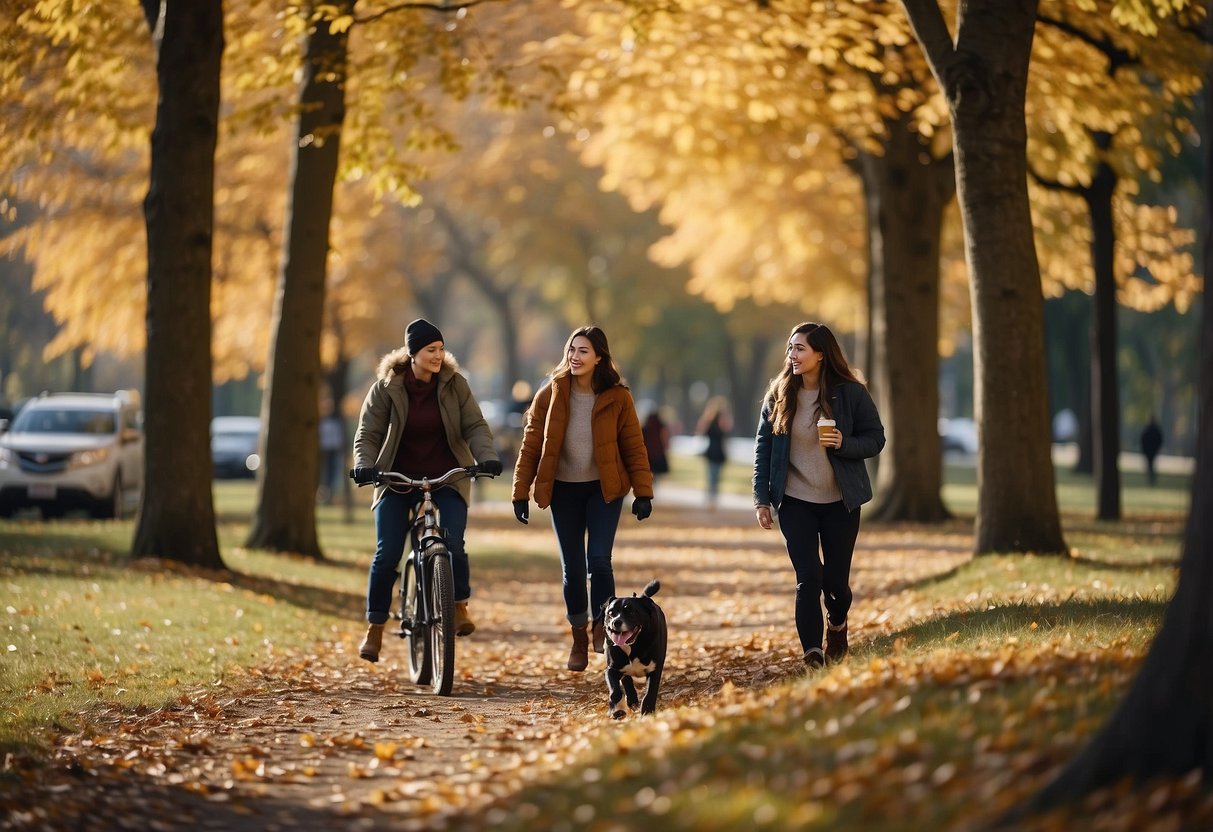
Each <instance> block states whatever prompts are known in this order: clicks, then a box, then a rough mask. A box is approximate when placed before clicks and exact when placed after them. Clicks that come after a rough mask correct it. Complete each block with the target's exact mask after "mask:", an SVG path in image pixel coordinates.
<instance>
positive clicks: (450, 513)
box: [366, 488, 472, 624]
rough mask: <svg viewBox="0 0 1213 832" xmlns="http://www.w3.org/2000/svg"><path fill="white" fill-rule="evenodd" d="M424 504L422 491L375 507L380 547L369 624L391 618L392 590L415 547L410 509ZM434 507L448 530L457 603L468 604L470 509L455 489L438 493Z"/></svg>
mask: <svg viewBox="0 0 1213 832" xmlns="http://www.w3.org/2000/svg"><path fill="white" fill-rule="evenodd" d="M420 502H421V491H420V490H418V489H413V490H412V491H409V492H408V493H407V494H398V493H396V492H395V491H388V492H387V493H386V494H385V495H384V496H383V499H382V500H380V501H379V505H377V506H375V534H376V536H377V537H378V539H379V543H378V545H377V546H376V547H375V559H374V560H372V561H371V574H370V578H369V580H368V582H367V589H366V620H367V622H368V623H370V624H384V623H386V622H387V620H388V619H389V618H390V617H391V611H392V587H393V586H395V584H396V575H397V573H398V571H399V569H400V559H401V558H402V557H404V549H405V547H406V546H409V545H410V544H411V541H410V540H409V509H411V508H412V507H413V506H415V505H418V504H420ZM434 504H435V505H436V506H437V507H438V517H439V522H440V523H441V524H442V527H443V528H444V529H446V545H447V550H448V551H449V552H450V553H451V572H452V573H454V578H455V600H456V601H466V600H468V598H470V597H471V595H472V587H471V570H470V568H469V566H468V556H467V551H466V550H465V549H464V546H463V534H464V532H465V531H467V527H468V505H467V503H465V502H464V501H463V497H461V496H459V492H458V491H456V490H455V489H453V488H439V489H438V490H437V491H435V492H434Z"/></svg>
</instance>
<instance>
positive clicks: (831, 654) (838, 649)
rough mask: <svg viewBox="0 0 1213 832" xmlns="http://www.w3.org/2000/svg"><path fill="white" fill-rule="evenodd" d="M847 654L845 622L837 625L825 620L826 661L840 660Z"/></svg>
mask: <svg viewBox="0 0 1213 832" xmlns="http://www.w3.org/2000/svg"><path fill="white" fill-rule="evenodd" d="M846 654H847V622H845V621H844V622H842V623H841V624H838V625H837V626H836V625H834V624H831V623H830V622H829V621H826V661H829V662H837V661H841V660H842V657H843V656H845V655H846Z"/></svg>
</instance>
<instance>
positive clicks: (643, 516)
mask: <svg viewBox="0 0 1213 832" xmlns="http://www.w3.org/2000/svg"><path fill="white" fill-rule="evenodd" d="M652 513H653V498H652V497H637V498H636V499H635V500H633V501H632V514H635V515H636V519H637V520H647V519H649V515H650V514H652Z"/></svg>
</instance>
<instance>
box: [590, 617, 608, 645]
mask: <svg viewBox="0 0 1213 832" xmlns="http://www.w3.org/2000/svg"><path fill="white" fill-rule="evenodd" d="M604 641H606V626H605V625H604V624H603V623H602V619H601V618H595V619H594V626H593V628H592V629H591V630H590V646H591V647H593V648H594V652H595V653H601V652H602V643H603V642H604Z"/></svg>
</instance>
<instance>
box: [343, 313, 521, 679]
mask: <svg viewBox="0 0 1213 832" xmlns="http://www.w3.org/2000/svg"><path fill="white" fill-rule="evenodd" d="M404 337H405V346H404V347H403V348H402V349H398V350H395V351H394V352H390V353H388V354H387V355H385V356H384V357H383V358H382V359H381V360H380V362H379V373H378V379H377V380H376V381H375V383H374V384H372V385H371V389H370V390H369V391H367V394H366V399H365V400H364V401H363V402H362V411H361V413H359V415H358V431H357V433H356V434H355V435H354V470H353V471H352V472H350V475H351V476H352V477H353V479H354V482H356V483H359V484H363V483H369V482H374V477H375V472H376V471H398V472H400V473H402V474H406V475H408V476H410V477H414V478H420V477H436V476H441V475H442V474H445V473H446V472H447V471H450V470H451V469H452V468H459V467H466V466H472V465H475V464H477V462H479V464H480V468H481V470H482V471H483V472H484V473H486V474H490V475H494V476H495V475H497V474H500V473H501V470H502V469H501V460H500V459H499V458H498V456H497V451H496V449H495V448H494V446H493V433H492V431H491V430H490V429H489V425H488V422H486V421H485V419H484V415H483V414H482V413H481V412H480V405H479V404H478V403H477V402H476V397H475V396H473V395H472V390H471V388H470V387H468V383H467V379H465V378H464V377H463V376H462V375H461V374H460V373H459V364H458V363H457V362H456V361H455V356H453V355H451V354H450V353H448V352H447V351H446V344H445V342H444V341H443V338H442V333H441V332H439V331H438V327H436V326H434V325H433V324H432V323H430V322H429V321H427V320H425V319H424V318H418V319H417V320H415V321H413V322H412V323H410V324H409V325H408V327H407V328H406V329H405V336H404ZM471 496H472V482H471V480H470V479H464V480H461V481H459V482H457V483H454V484H453V485H451V486H449V487H446V488H439V489H438V490H437V491H434V492H433V499H434V503H435V504H436V505H437V506H438V511H439V513H440V514H441V516H442V525H443V527H444V528H445V529H446V532H447V549H448V550H449V552H450V555H451V572H452V574H453V577H454V583H455V635H457V636H467V635H471V634H472V632H473V631H474V630H475V629H476V625H475V623H473V621H472V618H471V615H470V614H469V612H468V601H469V599H470V598H471V595H472V586H471V570H470V567H469V564H468V556H467V550H466V549H465V547H464V539H463V536H464V533H465V532H466V530H467V522H468V503H469V501H470V499H471ZM421 497H422V494H421V491H420V489H413V490H412V491H408V492H406V493H403V494H402V493H400V492H398V491H393V490H391V489H389V488H388V487H387V486H384V485H380V486H377V487H376V488H375V496H374V500H373V501H372V504H371V509H372V510H373V511H374V512H375V535H376V537H377V538H378V543H377V544H376V547H375V557H374V559H373V560H372V561H371V569H370V575H369V577H368V579H367V592H366V620H367V624H368V627H367V632H366V638H365V639H363V641H362V644H361V646H359V648H358V655H359V656H361V657H362V658H364V659H366V660H367V661H368V662H377V661H379V651H380V649H381V648H382V645H383V626H384V624H386V623H387V620H388V617H389V615H390V613H391V607H392V587H393V586H394V585H395V583H396V573H397V570H398V568H399V566H400V560H401V558H402V557H404V547H405V543H406V541H407V540H408V534H409V511H410V509H412V508H413V507H414V506H416V505H417V504H419V503H420V502H421Z"/></svg>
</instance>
